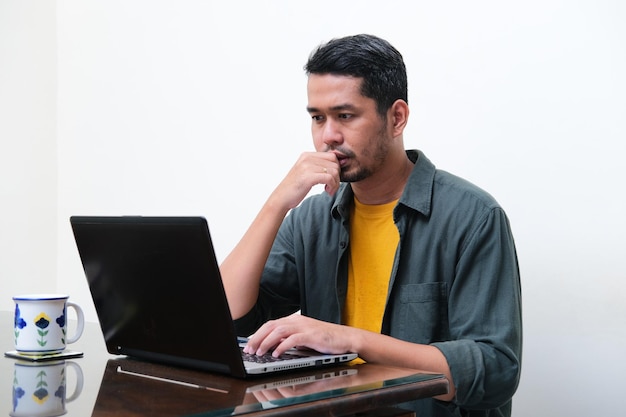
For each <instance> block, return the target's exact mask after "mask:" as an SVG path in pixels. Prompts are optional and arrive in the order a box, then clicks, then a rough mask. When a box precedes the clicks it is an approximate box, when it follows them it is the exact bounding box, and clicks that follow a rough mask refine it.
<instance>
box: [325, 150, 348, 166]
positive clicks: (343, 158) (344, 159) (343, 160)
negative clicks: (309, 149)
mask: <svg viewBox="0 0 626 417" xmlns="http://www.w3.org/2000/svg"><path fill="white" fill-rule="evenodd" d="M330 152H332V153H334V154H335V157H337V162H338V163H339V166H340V167H344V166H345V165H346V164H347V163H348V161H349V160H350V155H347V154H345V153H341V152H337V151H330Z"/></svg>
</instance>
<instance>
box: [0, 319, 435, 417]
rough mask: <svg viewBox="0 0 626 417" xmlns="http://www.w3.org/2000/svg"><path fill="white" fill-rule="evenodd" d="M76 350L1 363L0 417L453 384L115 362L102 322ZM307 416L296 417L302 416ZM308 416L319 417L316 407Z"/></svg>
mask: <svg viewBox="0 0 626 417" xmlns="http://www.w3.org/2000/svg"><path fill="white" fill-rule="evenodd" d="M9 323H12V313H8V312H0V331H1V332H4V333H5V334H8V332H9V331H10V324H9ZM0 341H1V343H2V348H4V351H5V352H6V351H8V350H10V349H12V348H13V347H12V345H11V339H10V338H8V337H7V338H3V339H0ZM7 343H8V344H7ZM71 348H72V349H73V350H80V351H83V352H84V357H82V358H74V359H69V360H57V361H53V362H41V363H31V362H26V361H23V360H16V359H10V358H3V359H1V360H0V377H1V378H3V380H4V383H3V384H1V385H0V387H5V388H4V389H2V390H1V392H0V402H1V403H3V404H6V406H5V411H4V412H1V411H0V416H1V415H2V414H4V415H7V414H9V415H15V416H31V415H35V414H36V415H41V416H53V415H61V414H63V413H65V415H67V416H70V417H72V416H81V417H84V416H89V415H92V416H116V415H124V416H144V415H146V416H189V415H199V416H206V417H209V416H210V417H215V416H225V415H242V414H247V413H256V412H261V411H263V410H268V409H276V408H277V407H295V406H297V407H302V406H303V405H307V404H308V405H311V404H318V403H323V402H324V401H336V400H337V399H340V398H341V399H349V398H356V397H355V396H354V395H353V394H358V398H363V396H367V395H371V396H373V397H376V395H378V393H379V392H381V391H380V390H379V388H386V389H387V390H389V389H393V388H398V389H402V387H409V388H410V389H411V390H412V391H411V392H410V394H411V395H413V396H416V397H420V398H421V397H427V396H433V395H437V394H442V393H444V392H446V390H447V380H445V378H443V376H441V375H437V374H427V373H418V372H416V371H414V370H408V369H401V368H391V367H384V366H377V365H372V364H365V365H355V366H349V365H343V366H340V367H330V368H322V369H318V370H308V371H307V370H302V371H292V372H289V373H286V374H277V375H273V376H262V377H255V378H251V379H247V380H241V379H236V378H231V377H228V376H224V375H217V374H212V373H208V372H204V371H196V370H190V369H184V368H178V367H173V366H166V365H161V364H155V363H150V362H143V361H138V360H134V359H130V358H126V357H116V356H112V355H109V354H108V353H107V352H106V349H105V347H104V341H103V339H102V335H101V333H100V328H99V326H98V324H97V323H87V326H86V329H85V334H84V335H83V338H82V339H81V340H80V341H79V342H78V343H76V344H75V345H72V346H71ZM416 383H417V385H419V387H420V388H419V390H418V391H415V390H416V388H415V387H416V386H417V385H416ZM410 384H412V385H410ZM409 388H406V389H405V390H408V389H409ZM351 395H352V397H351ZM403 395H405V396H406V395H407V394H406V393H404V394H403ZM398 398H400V397H389V398H383V397H382V396H381V398H380V400H379V399H378V397H376V398H374V399H373V400H372V399H370V401H369V402H370V403H373V404H377V403H379V402H380V403H381V404H391V403H393V401H392V400H394V399H398ZM350 401H354V399H352V400H350ZM326 405H328V403H327V404H326ZM359 406H361V407H362V406H363V405H359V404H356V403H352V402H348V403H346V404H344V407H348V409H352V408H351V407H359ZM301 411H302V410H300V409H299V411H298V415H303V412H301ZM309 411H310V412H311V414H310V415H315V414H314V410H313V411H312V410H309Z"/></svg>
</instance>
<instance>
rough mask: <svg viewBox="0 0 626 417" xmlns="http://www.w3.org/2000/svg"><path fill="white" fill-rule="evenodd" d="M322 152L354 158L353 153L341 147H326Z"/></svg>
mask: <svg viewBox="0 0 626 417" xmlns="http://www.w3.org/2000/svg"><path fill="white" fill-rule="evenodd" d="M323 152H333V153H336V154H341V155H342V156H345V157H348V158H352V157H354V152H352V151H351V150H350V149H346V148H344V147H342V146H326V148H325V149H324V151H323Z"/></svg>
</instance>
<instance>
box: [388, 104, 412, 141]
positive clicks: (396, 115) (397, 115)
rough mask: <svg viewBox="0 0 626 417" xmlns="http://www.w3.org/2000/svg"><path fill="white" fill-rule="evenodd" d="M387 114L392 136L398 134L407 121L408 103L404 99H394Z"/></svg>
mask: <svg viewBox="0 0 626 417" xmlns="http://www.w3.org/2000/svg"><path fill="white" fill-rule="evenodd" d="M389 116H390V119H389V120H391V122H392V128H393V136H394V137H396V136H400V135H401V134H402V132H403V131H404V128H405V127H406V124H407V123H408V121H409V105H408V104H407V102H406V101H404V100H401V99H398V100H396V101H395V102H394V103H393V104H392V105H391V107H390V108H389Z"/></svg>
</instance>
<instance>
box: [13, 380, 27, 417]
mask: <svg viewBox="0 0 626 417" xmlns="http://www.w3.org/2000/svg"><path fill="white" fill-rule="evenodd" d="M24 394H26V391H24V389H23V388H22V387H20V382H19V381H18V380H17V374H16V372H15V371H13V412H15V409H17V404H18V402H19V401H20V398H22V397H23V396H24Z"/></svg>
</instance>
